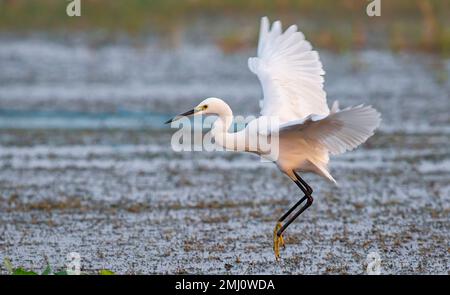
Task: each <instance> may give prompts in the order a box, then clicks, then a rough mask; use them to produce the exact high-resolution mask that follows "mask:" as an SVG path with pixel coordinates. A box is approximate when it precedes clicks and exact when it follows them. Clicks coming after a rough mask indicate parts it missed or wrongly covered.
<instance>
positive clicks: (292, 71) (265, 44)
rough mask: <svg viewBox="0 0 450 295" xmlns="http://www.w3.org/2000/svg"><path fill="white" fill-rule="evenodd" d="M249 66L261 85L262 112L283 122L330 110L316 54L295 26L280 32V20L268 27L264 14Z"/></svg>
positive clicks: (326, 112)
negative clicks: (255, 54)
mask: <svg viewBox="0 0 450 295" xmlns="http://www.w3.org/2000/svg"><path fill="white" fill-rule="evenodd" d="M248 66H249V68H250V70H251V71H252V72H253V73H255V74H256V75H257V76H258V78H259V80H260V82H261V86H262V88H263V92H264V98H263V102H262V109H261V115H264V116H277V117H278V118H279V120H280V122H281V123H286V122H289V121H292V120H297V119H302V118H305V117H307V116H308V115H311V114H320V115H327V114H328V113H329V112H330V111H329V108H328V105H327V102H326V93H325V91H324V90H323V82H324V79H323V77H322V75H324V74H325V72H324V71H323V69H322V63H321V62H320V60H319V54H318V53H317V52H316V51H313V50H312V46H311V44H310V43H309V42H308V41H306V40H305V36H304V35H303V34H302V33H301V32H299V31H297V26H295V25H293V26H290V27H289V28H288V29H287V30H286V31H285V32H284V33H283V32H282V29H281V22H279V21H276V22H274V23H273V24H272V28H271V29H270V28H269V20H268V18H267V17H263V18H262V19H261V28H260V35H259V41H258V56H257V57H252V58H249V60H248Z"/></svg>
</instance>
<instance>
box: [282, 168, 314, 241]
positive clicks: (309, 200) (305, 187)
mask: <svg viewBox="0 0 450 295" xmlns="http://www.w3.org/2000/svg"><path fill="white" fill-rule="evenodd" d="M294 175H295V177H296V178H297V179H296V180H295V181H294V182H295V183H296V184H297V186H298V187H299V188H300V189H301V190H302V192H303V193H304V194H305V195H304V196H303V197H302V198H301V199H300V201H298V202H297V203H296V204H295V205H294V206H292V207H291V208H290V209H289V210H288V211H287V212H286V213H285V214H283V216H281V217H280V219H279V220H278V221H279V222H282V221H283V220H284V219H286V218H287V217H288V216H289V215H290V214H291V213H292V212H293V211H294V210H295V209H296V208H297V207H298V206H299V205H300V204H302V203H303V201H305V200H306V204H305V205H304V206H303V207H302V208H300V210H298V211H297V212H296V213H295V214H294V215H293V216H292V217H291V218H289V219H288V220H287V221H286V222H285V223H284V224H283V226H282V227H281V228H280V229H279V230H278V232H277V236H281V234H282V233H283V232H284V231H285V230H286V228H287V227H288V226H289V225H290V224H291V223H292V222H293V221H294V220H295V219H296V218H297V217H298V216H299V215H300V214H302V213H303V211H305V210H306V209H308V208H309V207H310V206H311V205H312V203H313V201H314V199H313V197H312V196H311V194H312V192H313V190H312V188H311V187H310V186H309V185H308V184H307V183H306V181H304V180H303V179H302V178H301V177H300V176H299V175H298V174H297V173H296V172H295V171H294Z"/></svg>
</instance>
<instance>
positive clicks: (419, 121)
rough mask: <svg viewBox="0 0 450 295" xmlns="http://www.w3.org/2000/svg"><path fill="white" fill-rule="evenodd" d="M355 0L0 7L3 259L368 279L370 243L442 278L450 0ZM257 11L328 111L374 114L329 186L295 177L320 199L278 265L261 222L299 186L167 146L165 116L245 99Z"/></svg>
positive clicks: (245, 159)
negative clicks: (303, 42)
mask: <svg viewBox="0 0 450 295" xmlns="http://www.w3.org/2000/svg"><path fill="white" fill-rule="evenodd" d="M371 2H372V1H365V0H333V1H331V0H330V1H326V0H275V1H268V0H267V1H266V0H260V1H257V0H247V1H237V0H230V1H219V0H209V1H207V0H186V1H174V0H164V1H163V0H150V1H144V0H128V1H102V0H81V1H80V3H81V16H73V17H69V16H68V15H67V14H66V8H67V5H69V3H71V1H63V0H40V1H28V0H0V167H1V169H0V237H1V238H0V258H9V259H11V260H12V262H13V264H14V265H21V266H24V267H26V268H28V269H34V270H39V269H40V268H43V267H44V266H45V264H46V262H48V263H50V264H51V265H52V267H54V268H61V267H63V266H64V264H65V262H66V254H67V253H69V252H72V251H77V252H79V253H80V254H81V256H82V259H83V267H82V268H83V271H85V272H87V273H95V272H96V271H98V270H99V269H102V268H108V269H112V270H113V271H115V272H118V273H130V274H133V273H211V272H212V273H364V271H365V258H366V255H367V253H368V252H369V251H372V250H375V251H379V252H380V253H381V257H382V259H383V261H385V263H384V264H383V268H384V272H385V273H448V271H449V269H450V266H449V259H448V253H449V251H450V248H449V247H448V241H449V237H450V235H449V229H450V224H449V220H450V218H449V213H450V207H449V204H450V202H449V201H450V196H449V194H450V185H449V183H450V178H449V174H450V173H449V172H450V153H449V150H448V143H449V139H450V115H449V111H450V108H449V106H450V98H449V93H450V82H449V74H450V59H449V58H450V1H448V0H417V1H411V0H392V1H388V0H381V15H380V16H374V17H369V16H368V15H367V13H366V7H367V5H368V4H369V3H371ZM265 15H267V16H269V18H270V19H271V21H274V20H276V19H280V20H281V21H282V23H283V25H284V28H286V27H287V26H289V25H291V24H297V25H298V27H299V29H300V30H301V31H302V32H303V33H304V34H305V35H306V38H307V39H308V40H309V41H310V42H311V43H312V45H313V47H314V48H315V49H316V50H318V52H319V54H320V56H321V60H322V62H323V65H324V69H325V71H326V72H327V74H326V76H325V81H326V82H325V90H326V91H327V95H328V101H329V104H331V102H332V101H334V100H339V101H340V103H341V106H342V107H346V106H349V105H353V104H360V103H366V104H371V105H373V106H374V107H375V108H377V109H378V110H379V111H380V112H381V114H382V118H383V122H382V125H381V127H380V129H379V132H378V133H377V134H376V136H374V137H373V138H372V139H370V140H369V142H368V143H366V144H365V145H364V146H363V147H362V148H360V149H358V150H357V151H355V152H352V153H349V154H346V155H344V156H342V157H339V158H336V159H334V160H333V161H334V164H333V165H332V166H331V167H332V169H331V172H332V174H333V175H334V176H335V178H336V179H337V180H338V182H339V183H340V187H339V188H336V187H333V186H331V185H330V184H327V183H326V182H325V181H323V180H322V179H320V178H317V177H315V176H307V179H308V180H310V181H311V184H312V187H313V188H314V189H315V192H316V194H317V196H318V198H317V199H316V200H317V201H316V202H315V204H314V205H315V206H313V207H314V208H311V210H310V211H309V212H308V214H307V215H305V217H304V219H305V221H306V222H298V223H297V224H296V225H294V226H292V227H290V228H289V231H290V232H288V233H287V237H286V240H287V243H288V248H287V250H286V251H285V252H283V253H282V256H283V257H284V259H283V262H282V264H281V266H280V265H278V266H277V265H274V264H273V263H272V261H273V256H272V255H273V254H272V252H271V251H272V250H271V233H272V229H273V226H274V225H275V223H274V222H275V220H276V219H277V218H278V216H279V215H280V214H281V213H282V212H283V211H285V210H286V209H287V208H288V207H289V205H290V204H292V203H293V202H294V201H295V200H296V198H297V195H298V192H297V189H296V188H295V186H294V185H292V184H291V183H290V181H289V180H288V179H286V178H285V177H284V176H282V175H281V174H279V173H278V172H277V170H276V168H274V167H273V166H268V164H262V163H260V162H259V161H258V159H257V158H252V157H251V156H249V155H243V154H235V153H206V152H202V153H199V152H194V153H175V152H173V151H172V150H171V148H170V140H171V134H172V133H173V132H174V130H170V129H169V128H168V127H167V126H164V125H163V124H162V123H163V122H164V121H165V120H166V119H167V118H169V117H170V116H171V115H173V114H175V113H179V112H182V111H185V110H187V109H190V108H192V106H195V105H196V104H198V102H199V101H201V100H203V99H204V98H206V97H210V96H216V97H221V98H223V99H224V100H226V101H227V102H228V103H229V104H230V106H231V107H232V109H233V111H234V113H235V114H238V115H251V114H252V115H255V114H257V113H258V112H259V105H258V100H259V98H260V97H261V90H260V85H259V82H258V80H257V79H256V77H255V76H254V75H253V74H252V73H251V72H250V71H249V70H248V68H247V58H248V57H250V56H254V55H255V53H256V44H257V38H258V32H259V22H260V18H261V17H262V16H265ZM239 171H244V172H245V173H242V172H239ZM199 183H201V184H202V185H199ZM302 217H303V216H302ZM306 251H308V253H310V255H309V256H308V257H305V256H304V255H302V253H304V252H306ZM0 271H1V272H2V273H7V269H6V268H5V267H4V266H1V267H0Z"/></svg>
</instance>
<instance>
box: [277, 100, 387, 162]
mask: <svg viewBox="0 0 450 295" xmlns="http://www.w3.org/2000/svg"><path fill="white" fill-rule="evenodd" d="M380 122H381V118H380V113H378V112H377V111H376V110H375V109H374V108H372V107H371V106H363V105H359V106H356V107H351V108H346V109H343V110H339V111H336V112H334V113H331V114H330V115H328V116H324V115H310V116H308V117H307V118H304V119H302V120H297V121H292V122H289V123H287V124H284V125H282V126H280V130H279V136H280V142H281V141H282V140H286V141H287V142H291V143H292V145H293V146H295V142H296V141H297V142H298V141H307V142H310V143H312V144H319V145H320V146H322V147H325V148H326V149H327V150H328V151H329V152H330V153H331V154H333V155H336V154H341V153H343V152H345V151H349V150H352V149H354V148H356V147H357V146H358V145H360V144H362V143H363V142H365V141H366V140H367V139H368V138H369V137H370V136H372V135H373V133H374V130H375V129H376V128H377V127H378V125H379V124H380Z"/></svg>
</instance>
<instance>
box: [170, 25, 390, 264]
mask: <svg viewBox="0 0 450 295" xmlns="http://www.w3.org/2000/svg"><path fill="white" fill-rule="evenodd" d="M248 66H249V68H250V70H251V71H252V72H253V73H255V74H256V75H257V76H258V78H259V81H260V82H261V86H262V89H263V99H262V100H261V116H260V117H259V118H258V119H255V120H254V121H252V122H250V123H249V124H248V125H247V126H246V127H245V128H244V129H243V130H241V131H239V132H229V129H230V127H231V125H232V122H233V113H232V111H231V108H230V107H229V106H228V104H226V103H225V102H224V101H223V100H221V99H219V98H214V97H211V98H207V99H205V100H204V101H202V102H201V103H200V104H198V105H197V107H195V108H194V109H193V110H191V111H188V112H185V113H183V114H180V115H178V116H176V117H175V118H173V119H171V120H169V121H167V122H166V123H171V122H173V121H175V120H178V119H180V118H182V117H184V116H190V115H200V114H203V115H217V116H218V117H217V119H216V121H214V123H213V125H212V129H211V135H212V137H213V138H214V140H215V143H216V144H218V145H220V146H222V147H224V148H225V149H227V150H234V151H245V152H251V153H256V154H258V155H261V156H262V157H265V158H267V159H269V160H271V161H273V162H274V163H276V165H277V166H278V168H279V169H280V170H281V171H282V172H283V173H285V174H286V175H287V176H289V177H290V178H291V179H292V180H293V181H294V182H295V183H296V184H297V186H298V187H299V188H300V189H301V191H302V193H303V196H302V198H301V199H300V200H299V201H298V202H297V203H296V204H295V205H294V206H293V207H292V208H290V209H289V210H288V211H287V212H286V213H285V214H283V216H281V217H280V218H279V220H278V222H277V223H276V226H275V229H274V233H273V242H274V245H273V250H274V253H275V257H276V259H277V260H278V259H279V257H280V254H279V248H280V246H284V240H283V236H282V234H283V232H284V231H285V230H286V228H287V227H288V226H289V224H291V222H292V221H294V220H295V219H296V218H297V217H298V216H299V215H300V214H301V213H302V212H303V211H305V210H306V209H307V208H308V207H309V206H311V204H312V203H313V197H312V193H313V190H312V189H311V187H310V186H309V185H308V184H307V183H306V182H305V181H304V180H303V179H302V178H301V177H300V175H299V174H298V173H299V172H312V173H315V174H318V175H320V176H323V177H324V178H326V179H328V180H329V181H331V182H334V183H336V181H335V180H334V178H333V177H332V176H331V174H330V172H329V170H328V162H329V155H330V154H331V155H338V154H341V153H344V152H346V151H349V150H353V149H354V148H356V147H357V146H359V145H360V144H362V143H364V142H365V141H366V140H367V139H368V138H369V137H370V136H372V135H373V134H374V130H375V129H376V128H377V127H378V125H379V123H380V121H381V119H380V114H379V113H378V112H377V111H376V110H375V109H374V108H372V107H371V106H363V105H359V106H355V107H349V108H345V109H342V110H340V109H339V107H338V104H337V102H335V103H334V104H333V106H332V108H331V110H330V109H329V108H328V105H327V101H326V93H325V91H324V89H323V82H324V78H323V75H324V74H325V72H324V70H323V69H322V63H321V62H320V59H319V55H318V53H317V52H316V51H314V50H312V46H311V44H310V43H309V42H308V41H307V40H305V36H304V35H303V34H302V33H301V32H300V31H298V30H297V26H295V25H292V26H290V27H289V28H288V29H287V30H286V31H284V32H283V31H282V28H281V22H280V21H275V22H274V23H273V24H272V26H271V27H270V24H269V20H268V18H267V17H263V18H262V19H261V29H260V33H259V42H258V52H257V57H251V58H249V60H248ZM274 117H275V118H277V120H278V122H279V126H278V128H277V129H273V128H272V129H270V130H269V131H267V129H265V130H263V129H262V128H260V127H259V123H260V122H261V121H262V120H263V119H267V118H274ZM255 130H256V132H252V131H255ZM255 134H256V135H255ZM249 136H253V137H255V136H256V137H268V138H272V137H274V136H277V138H278V145H279V146H278V153H277V156H276V157H273V156H272V155H268V154H267V153H265V152H262V151H261V149H259V148H258V146H257V147H254V146H251V145H249V143H248V142H249V138H248V137H249ZM250 141H251V140H250ZM305 201H306V203H305V204H304V205H303V206H302V207H301V208H300V209H299V210H297V211H296V212H295V213H294V210H295V209H296V208H297V207H299V206H300V205H301V204H302V203H303V202H305ZM289 216H290V218H289V219H287V220H286V218H288V217H289ZM285 220H286V222H285V223H284V224H283V222H284V221H285Z"/></svg>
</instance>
